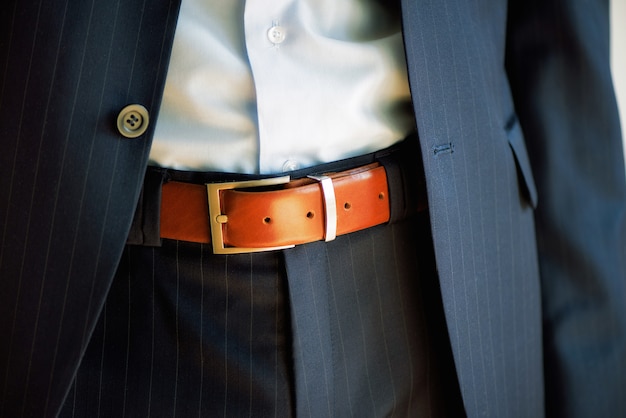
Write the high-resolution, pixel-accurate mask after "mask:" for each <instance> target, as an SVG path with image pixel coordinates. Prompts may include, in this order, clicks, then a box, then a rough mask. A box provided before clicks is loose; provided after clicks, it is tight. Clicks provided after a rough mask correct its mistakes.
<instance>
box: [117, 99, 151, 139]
mask: <svg viewBox="0 0 626 418" xmlns="http://www.w3.org/2000/svg"><path fill="white" fill-rule="evenodd" d="M149 123H150V117H149V114H148V110H147V109H146V108H145V107H143V106H142V105H139V104H132V105H128V106H126V107H125V108H124V109H122V111H121V112H120V113H119V115H118V116H117V130H118V131H119V132H120V134H122V136H124V137H126V138H137V137H138V136H141V135H143V133H144V132H146V130H147V129H148V125H149Z"/></svg>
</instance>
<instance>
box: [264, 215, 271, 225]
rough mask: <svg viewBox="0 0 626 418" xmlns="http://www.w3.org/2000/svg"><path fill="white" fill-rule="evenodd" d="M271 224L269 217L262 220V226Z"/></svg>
mask: <svg viewBox="0 0 626 418" xmlns="http://www.w3.org/2000/svg"><path fill="white" fill-rule="evenodd" d="M271 222H272V218H270V217H269V216H266V217H265V218H263V223H264V224H269V223H271Z"/></svg>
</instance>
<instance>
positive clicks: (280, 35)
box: [267, 25, 285, 44]
mask: <svg viewBox="0 0 626 418" xmlns="http://www.w3.org/2000/svg"><path fill="white" fill-rule="evenodd" d="M267 39H269V40H270V42H271V43H273V44H280V43H282V42H283V41H284V40H285V29H283V27H282V26H278V25H276V26H272V27H271V28H270V30H268V31H267Z"/></svg>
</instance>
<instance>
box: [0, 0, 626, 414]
mask: <svg viewBox="0 0 626 418" xmlns="http://www.w3.org/2000/svg"><path fill="white" fill-rule="evenodd" d="M178 7H179V1H178V0H158V1H157V0H152V1H145V0H126V1H122V0H81V1H78V0H49V1H41V0H19V1H18V0H9V1H8V2H5V3H3V6H2V8H0V139H1V141H2V149H1V152H0V416H7V417H8V416H11V417H12V416H21V415H24V416H44V415H54V414H55V413H56V411H58V409H59V408H60V406H61V405H62V403H63V400H64V397H65V396H66V393H67V390H68V387H69V385H70V383H71V381H72V378H73V375H74V373H75V371H76V368H77V366H78V364H79V362H80V359H81V354H82V353H83V351H84V350H85V347H86V344H87V343H88V341H89V338H90V334H91V332H92V330H93V327H94V324H95V323H96V320H97V318H98V316H99V314H100V311H101V308H102V305H103V302H104V299H105V296H106V294H107V291H108V289H109V286H110V284H111V280H112V276H113V273H114V271H115V270H116V266H117V264H118V261H119V258H120V255H121V252H122V249H123V246H124V243H125V240H126V237H127V235H128V231H129V227H130V223H131V221H132V218H133V213H134V210H135V205H136V203H137V199H138V196H139V192H140V189H141V185H142V179H143V176H144V172H145V168H146V164H147V159H148V153H149V150H150V143H151V138H152V133H153V128H154V121H155V120H156V119H157V117H158V111H159V105H160V102H161V97H162V92H163V86H164V81H165V76H166V71H167V68H168V60H169V55H170V50H171V44H172V37H173V33H174V30H175V26H176V21H177V12H178ZM402 20H403V29H404V38H405V46H406V56H407V62H408V69H409V77H410V85H411V91H412V95H413V102H414V103H413V104H414V110H415V115H416V120H417V129H418V133H419V137H420V144H421V149H422V156H423V163H424V167H425V174H426V181H427V187H428V197H429V206H430V215H431V220H432V232H433V239H434V245H435V253H436V263H437V269H438V273H439V278H440V284H441V292H442V297H443V303H444V310H445V314H446V320H447V324H448V332H449V335H450V341H451V344H452V351H453V354H454V359H455V365H456V369H457V375H458V378H459V383H460V388H461V392H462V396H463V401H464V405H465V409H466V412H467V414H468V415H469V416H482V415H487V416H494V417H505V416H528V417H538V416H542V415H543V413H544V406H545V409H546V410H547V411H548V412H549V413H550V414H555V415H564V416H576V415H580V416H620V415H621V416H625V415H626V405H625V403H624V402H625V401H624V398H626V397H623V396H622V392H623V390H624V388H625V387H626V364H625V363H626V306H625V305H626V304H625V303H624V300H625V299H626V287H625V280H626V273H625V272H626V266H625V263H626V261H625V260H626V220H625V217H626V185H625V182H624V164H623V161H622V158H621V156H622V153H621V151H620V149H621V148H620V137H619V123H618V119H617V113H616V109H615V104H614V97H613V93H612V88H611V77H610V73H609V67H608V63H609V49H608V38H609V34H608V2H607V1H598V0H593V1H588V0H569V1H565V0H541V1H540V0H536V1H535V0H527V1H517V0H516V1H509V2H507V1H505V0H481V1H464V0H402ZM134 103H137V104H142V105H143V106H145V107H146V108H147V109H148V111H149V112H150V114H151V120H152V122H151V125H150V126H149V128H148V131H147V132H146V134H144V135H142V136H141V137H139V138H135V139H127V138H124V137H122V136H121V135H120V133H119V132H118V130H117V128H116V119H117V116H118V113H119V111H120V110H121V109H122V108H123V107H124V106H126V105H128V104H134ZM416 158H417V156H416Z"/></svg>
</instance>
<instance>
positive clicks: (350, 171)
mask: <svg viewBox="0 0 626 418" xmlns="http://www.w3.org/2000/svg"><path fill="white" fill-rule="evenodd" d="M376 166H380V167H382V168H384V170H382V169H381V168H376ZM355 169H356V170H355ZM381 170H382V171H383V173H382V176H384V181H385V183H386V184H385V187H386V189H387V190H382V188H381V189H380V190H378V188H380V184H381V182H380V181H378V180H376V179H379V178H380V177H381V175H380V172H381ZM328 173H335V174H332V175H331V174H328ZM336 173H341V175H337V174H336ZM355 173H356V174H355ZM363 173H366V174H363ZM284 174H288V175H289V176H290V180H291V183H290V185H289V186H287V187H288V188H293V187H300V185H301V184H304V183H307V182H312V181H313V180H309V181H307V180H304V179H307V177H315V181H319V184H318V185H316V184H313V185H307V186H306V187H307V189H305V188H300V189H299V190H298V191H296V193H295V195H294V193H292V192H293V190H288V191H287V192H282V191H281V192H279V193H274V192H269V193H268V192H267V191H264V192H263V194H260V193H254V190H258V189H248V193H237V192H235V193H231V192H230V191H228V192H223V191H219V190H218V191H217V193H219V195H215V196H214V199H213V200H214V201H216V202H217V203H214V208H213V211H212V212H211V214H209V212H210V211H209V204H208V203H207V199H206V193H207V191H206V190H207V189H206V188H205V186H204V185H205V184H207V183H208V184H216V183H218V184H219V183H225V184H226V187H225V188H227V189H228V188H229V187H230V186H232V182H250V181H257V180H265V179H267V178H273V176H263V175H249V174H236V173H221V172H195V171H180V170H172V169H166V168H158V167H148V169H147V172H146V176H145V179H144V185H143V189H142V192H141V196H140V199H139V202H138V206H137V210H136V213H135V217H134V220H133V223H132V226H131V231H130V234H129V237H128V240H127V243H128V244H131V245H147V246H160V245H161V240H162V239H163V238H170V239H179V240H185V241H192V242H204V243H207V242H208V241H210V240H211V239H210V237H211V236H212V237H213V238H214V239H213V241H214V244H213V245H214V248H216V244H217V246H218V247H221V248H231V247H233V244H232V242H225V243H223V245H222V244H221V243H218V242H217V241H219V240H222V241H228V240H231V241H232V239H233V238H232V237H236V238H235V241H238V242H237V243H235V245H234V246H236V247H241V246H242V245H241V242H243V243H244V245H243V246H244V247H245V246H247V245H246V244H252V247H253V248H252V249H253V250H254V248H260V247H265V246H267V245H268V243H270V244H271V243H278V244H280V245H281V246H282V245H289V244H300V243H304V242H310V241H314V240H317V239H327V240H328V238H329V234H331V235H332V234H333V233H336V232H337V230H339V233H346V232H351V231H353V230H358V229H362V228H363V227H369V226H373V225H376V224H380V223H385V222H390V223H393V222H396V221H399V220H402V219H405V218H407V217H408V216H410V215H411V214H414V213H416V212H418V211H421V210H425V208H426V188H425V183H424V174H423V168H422V160H421V155H420V152H419V143H418V140H417V135H416V134H414V135H410V136H409V137H407V138H406V139H405V140H403V141H401V142H400V143H398V144H396V145H393V146H391V147H389V148H386V149H383V150H380V151H377V152H373V153H370V154H365V155H361V156H358V157H353V158H348V159H345V160H340V161H335V162H331V163H326V164H321V165H317V166H313V167H309V168H305V169H301V170H297V171H293V172H289V173H284ZM321 174H328V175H327V176H326V177H327V178H332V177H335V178H337V177H341V178H342V180H340V181H338V180H332V182H330V183H331V185H330V186H329V187H330V189H331V190H330V191H331V192H333V193H334V192H335V191H336V192H337V193H336V194H337V197H338V198H343V197H345V196H349V197H350V198H349V199H348V200H346V202H343V201H337V202H336V204H337V206H338V208H337V211H336V212H338V213H339V217H340V218H339V220H338V221H334V220H332V219H331V220H330V221H329V212H332V211H329V210H328V209H329V207H330V206H331V205H330V204H329V201H330V200H329V199H330V198H329V197H328V192H329V189H328V187H326V186H328V185H329V181H328V180H327V181H323V179H324V177H320V175H321ZM374 177H376V178H374ZM346 179H348V180H350V181H348V180H346ZM371 179H374V181H372V180H371ZM332 184H334V186H333V185H332ZM222 187H224V186H219V185H218V186H217V189H220V188H222ZM281 187H282V186H281ZM263 190H266V189H263ZM306 190H308V192H307V193H301V191H302V192H304V191H306ZM345 190H348V191H349V193H348V194H347V195H346V192H345ZM181 193H182V194H181ZM203 193H204V195H203ZM214 193H215V192H214ZM224 193H226V194H227V195H226V196H224ZM311 193H313V195H312V197H311ZM315 193H317V195H319V198H316V197H315ZM289 194H291V195H293V198H289V199H290V200H289V199H284V196H285V195H289ZM305 194H307V195H309V198H308V202H309V203H311V202H312V204H313V205H316V201H317V202H318V204H317V205H318V206H319V205H321V207H320V208H317V209H307V206H306V204H305V203H303V202H301V201H300V199H301V197H300V196H303V195H305ZM383 195H384V196H383ZM368 196H370V197H368ZM275 197H276V198H277V199H280V201H281V202H284V203H283V206H282V207H281V206H280V204H279V206H276V205H274V204H272V203H271V200H272V199H274V198H275ZM353 198H356V199H357V201H358V202H359V204H358V206H360V207H361V210H358V207H357V208H354V207H353V205H352V202H351V200H352V199H353ZM294 199H295V200H294ZM378 199H380V202H382V203H383V205H382V206H381V205H379V203H380V202H379V200H378ZM208 200H210V199H208ZM224 200H226V203H225V202H224ZM344 200H345V199H344ZM294 201H295V206H297V207H302V208H303V209H302V212H303V213H302V214H299V213H298V215H297V216H296V215H294V214H292V213H288V212H286V211H287V210H292V209H285V208H293V207H294V204H293V203H294ZM233 202H234V204H235V205H236V206H234V207H233V206H229V208H228V209H225V208H224V206H225V205H231V204H232V203H233ZM263 202H269V203H267V205H266V206H267V207H268V208H270V207H273V208H274V209H273V212H272V213H273V214H274V215H271V216H270V215H267V214H264V213H265V212H263V211H262V210H263V209H262V208H263V207H264V206H263V205H264V204H265V203H263ZM301 203H302V204H301ZM307 204H308V203H307ZM342 205H345V206H342ZM332 206H334V205H332ZM377 207H379V208H377ZM342 208H343V209H342ZM362 208H366V209H367V211H366V213H365V214H364V212H363V210H362ZM223 211H227V212H229V213H232V214H235V213H238V214H239V216H236V217H234V218H233V217H230V216H229V213H222V212H223ZM385 211H387V213H383V212H385ZM242 214H243V215H245V216H244V218H245V219H244V218H242V217H241V215H242ZM300 215H303V216H305V217H306V219H305V218H302V217H299V216H300ZM322 215H325V216H322ZM218 217H219V222H216V221H217V220H218ZM316 217H317V219H316ZM229 218H230V224H229V221H228V219H229ZM256 218H259V219H258V221H259V222H257V220H256ZM300 218H302V222H300V223H297V219H300ZM322 218H325V222H322V223H321V224H319V225H323V226H321V227H318V228H317V229H311V228H310V227H309V226H310V225H312V224H313V223H314V222H319V221H320V220H321V219H322ZM355 219H356V221H355ZM292 221H293V222H292ZM246 222H251V223H248V224H246ZM272 222H274V224H272ZM285 222H286V224H285ZM294 222H295V223H294ZM333 222H335V224H334V226H333V224H332V223H333ZM262 223H263V224H264V225H261V224H262ZM329 223H330V225H329ZM210 224H212V225H211V226H209V225H210ZM292 224H293V225H292ZM250 225H254V227H255V228H257V229H251V228H250ZM354 225H357V227H354ZM181 228H182V229H181ZM303 228H304V229H303ZM209 229H210V230H211V231H212V232H213V233H211V232H210V231H209ZM218 230H219V232H220V233H219V234H215V232H218ZM279 230H280V231H283V233H282V235H281V234H278V235H277V239H274V237H273V235H274V234H275V231H279ZM309 230H311V231H314V232H310V231H309ZM238 231H239V232H238ZM285 231H286V232H287V233H286V234H285V233H284V232H285ZM320 231H321V232H320ZM222 232H224V235H223V234H222ZM303 234H304V235H303ZM216 236H217V237H218V238H217V239H215V237H216ZM294 236H295V238H294ZM229 237H230V238H229ZM302 237H307V238H306V239H304V238H302ZM310 237H313V238H312V239H311V238H310ZM315 237H318V238H315ZM330 238H332V237H330ZM242 239H243V241H242ZM290 240H291V241H293V242H290ZM226 252H228V251H226Z"/></svg>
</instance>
